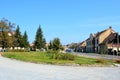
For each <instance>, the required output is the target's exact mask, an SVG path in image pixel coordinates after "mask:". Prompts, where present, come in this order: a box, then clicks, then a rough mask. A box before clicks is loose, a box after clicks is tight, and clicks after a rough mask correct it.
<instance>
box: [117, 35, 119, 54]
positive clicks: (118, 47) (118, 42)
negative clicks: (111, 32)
mask: <svg viewBox="0 0 120 80" xmlns="http://www.w3.org/2000/svg"><path fill="white" fill-rule="evenodd" d="M118 53H119V34H118V33H117V56H118Z"/></svg>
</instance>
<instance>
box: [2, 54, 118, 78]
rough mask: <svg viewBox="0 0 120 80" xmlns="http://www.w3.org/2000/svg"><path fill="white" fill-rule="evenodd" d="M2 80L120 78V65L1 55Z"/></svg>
mask: <svg viewBox="0 0 120 80" xmlns="http://www.w3.org/2000/svg"><path fill="white" fill-rule="evenodd" d="M0 80H120V67H72V66H56V65H43V64H34V63H26V62H21V61H16V60H11V59H8V58H4V57H1V56H0Z"/></svg>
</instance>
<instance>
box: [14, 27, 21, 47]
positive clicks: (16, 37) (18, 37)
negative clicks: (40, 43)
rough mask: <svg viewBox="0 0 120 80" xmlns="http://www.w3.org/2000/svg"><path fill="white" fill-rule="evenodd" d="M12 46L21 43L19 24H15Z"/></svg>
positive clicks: (17, 45)
mask: <svg viewBox="0 0 120 80" xmlns="http://www.w3.org/2000/svg"><path fill="white" fill-rule="evenodd" d="M14 38H15V39H14V47H22V45H23V43H22V35H21V32H20V27H19V25H18V26H17V29H16V31H15V35H14Z"/></svg>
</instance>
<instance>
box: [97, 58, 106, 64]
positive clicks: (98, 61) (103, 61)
mask: <svg viewBox="0 0 120 80" xmlns="http://www.w3.org/2000/svg"><path fill="white" fill-rule="evenodd" d="M96 62H97V63H102V64H104V63H105V60H104V59H96Z"/></svg>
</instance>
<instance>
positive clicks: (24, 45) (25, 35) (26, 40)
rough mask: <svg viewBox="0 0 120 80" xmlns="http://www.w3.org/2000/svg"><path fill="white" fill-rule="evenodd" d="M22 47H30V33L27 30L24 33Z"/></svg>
mask: <svg viewBox="0 0 120 80" xmlns="http://www.w3.org/2000/svg"><path fill="white" fill-rule="evenodd" d="M22 47H24V48H28V47H29V42H28V35H27V32H26V31H25V32H24V35H23V37H22Z"/></svg>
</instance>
